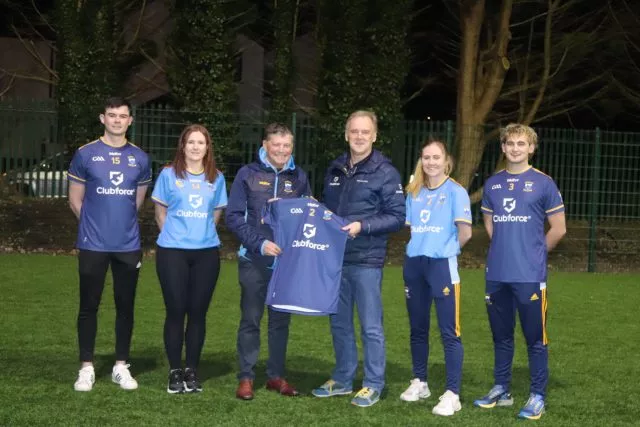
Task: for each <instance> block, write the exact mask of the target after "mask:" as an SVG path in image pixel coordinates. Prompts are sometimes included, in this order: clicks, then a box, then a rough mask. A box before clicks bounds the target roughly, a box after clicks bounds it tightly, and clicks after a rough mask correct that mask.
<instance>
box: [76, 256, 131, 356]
mask: <svg viewBox="0 0 640 427" xmlns="http://www.w3.org/2000/svg"><path fill="white" fill-rule="evenodd" d="M141 262H142V252H141V251H133V252H96V251H87V250H81V251H80V253H79V255H78V272H79V273H80V311H79V312H78V345H79V347H80V361H81V362H92V361H93V352H94V349H95V344H96V329H97V327H98V319H97V313H98V307H99V306H100V300H101V299H102V291H103V290H104V280H105V278H106V276H107V269H108V268H109V265H111V274H112V276H113V297H114V300H115V305H116V360H127V359H128V358H129V348H130V347H131V334H132V332H133V305H134V300H135V297H136V285H137V283H138V274H139V273H140V266H141Z"/></svg>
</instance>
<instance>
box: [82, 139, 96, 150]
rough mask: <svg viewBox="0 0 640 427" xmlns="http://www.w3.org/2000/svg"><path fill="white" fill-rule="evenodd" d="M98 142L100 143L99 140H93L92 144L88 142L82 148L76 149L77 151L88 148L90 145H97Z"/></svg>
mask: <svg viewBox="0 0 640 427" xmlns="http://www.w3.org/2000/svg"><path fill="white" fill-rule="evenodd" d="M98 141H100V140H99V139H97V140H95V141H93V142H88V143H86V144H84V145H83V146H81V147H78V150H82V149H83V148H85V147H88V146H90V145H93V144H95V143H97V142H98Z"/></svg>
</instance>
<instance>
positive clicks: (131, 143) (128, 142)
mask: <svg viewBox="0 0 640 427" xmlns="http://www.w3.org/2000/svg"><path fill="white" fill-rule="evenodd" d="M127 144H129V145H131V146H133V147H136V148H137V149H141V148H140V147H138V146H137V145H136V144H134V143H133V142H131V141H129V140H127Z"/></svg>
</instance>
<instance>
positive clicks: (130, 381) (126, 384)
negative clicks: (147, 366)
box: [111, 364, 138, 390]
mask: <svg viewBox="0 0 640 427" xmlns="http://www.w3.org/2000/svg"><path fill="white" fill-rule="evenodd" d="M129 366H131V365H129V364H126V365H120V364H116V365H113V371H112V372H111V381H113V382H114V383H116V384H120V387H121V388H123V389H125V390H135V389H137V388H138V382H137V381H136V380H135V379H134V378H133V377H132V376H131V372H129Z"/></svg>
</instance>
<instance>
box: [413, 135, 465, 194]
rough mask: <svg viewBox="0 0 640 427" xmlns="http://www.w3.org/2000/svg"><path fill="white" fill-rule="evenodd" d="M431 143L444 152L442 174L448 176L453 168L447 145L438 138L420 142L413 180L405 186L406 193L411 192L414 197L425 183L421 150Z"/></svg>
mask: <svg viewBox="0 0 640 427" xmlns="http://www.w3.org/2000/svg"><path fill="white" fill-rule="evenodd" d="M431 144H436V145H438V146H439V147H440V149H441V150H442V154H444V158H445V161H446V162H447V164H446V166H445V167H444V174H445V175H446V176H449V174H450V173H451V171H452V170H453V156H451V154H449V151H447V145H446V144H445V143H444V142H442V141H440V140H438V139H434V138H429V139H428V140H427V141H426V142H425V143H424V144H422V147H420V157H418V162H417V163H416V168H415V170H414V172H413V180H411V181H410V182H409V183H408V184H407V186H406V187H405V189H406V190H407V193H411V194H412V195H413V197H414V198H415V197H417V196H418V193H420V190H421V189H422V187H425V186H426V185H427V178H426V177H425V175H424V170H423V169H422V152H423V151H424V149H425V148H427V147H428V146H430V145H431Z"/></svg>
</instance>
